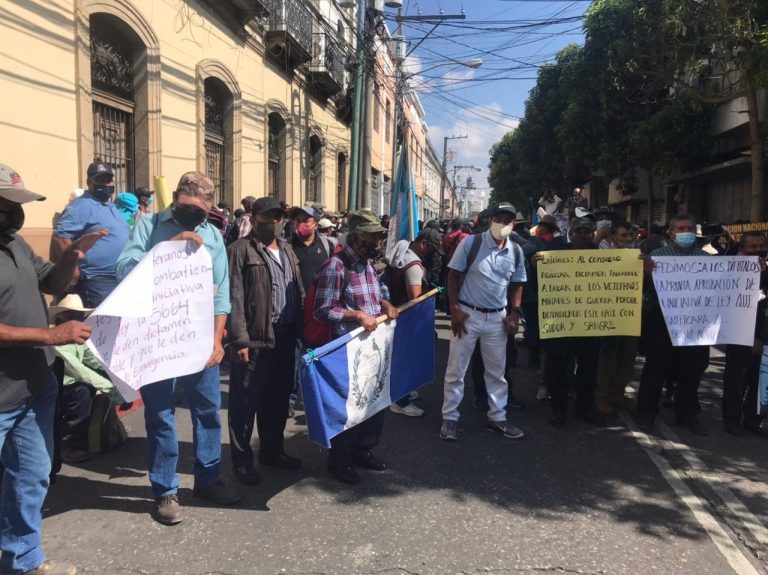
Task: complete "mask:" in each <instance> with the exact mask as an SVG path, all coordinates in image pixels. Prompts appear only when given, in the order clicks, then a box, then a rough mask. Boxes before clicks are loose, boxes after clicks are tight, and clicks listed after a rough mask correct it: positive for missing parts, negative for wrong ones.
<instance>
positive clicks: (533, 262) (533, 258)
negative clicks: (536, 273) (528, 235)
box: [531, 254, 544, 267]
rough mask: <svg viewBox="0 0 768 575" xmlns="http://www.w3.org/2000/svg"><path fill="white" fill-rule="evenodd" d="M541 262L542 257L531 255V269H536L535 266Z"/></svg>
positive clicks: (540, 255)
mask: <svg viewBox="0 0 768 575" xmlns="http://www.w3.org/2000/svg"><path fill="white" fill-rule="evenodd" d="M543 261H544V256H543V255H542V254H533V255H532V256H531V265H532V266H533V267H536V264H538V263H539V262H543Z"/></svg>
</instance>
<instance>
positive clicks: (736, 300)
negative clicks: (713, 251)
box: [653, 256, 760, 346]
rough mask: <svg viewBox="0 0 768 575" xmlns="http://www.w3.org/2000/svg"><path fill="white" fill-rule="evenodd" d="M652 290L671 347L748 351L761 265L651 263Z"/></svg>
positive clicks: (734, 260)
mask: <svg viewBox="0 0 768 575" xmlns="http://www.w3.org/2000/svg"><path fill="white" fill-rule="evenodd" d="M653 261H654V262H655V264H656V268H655V269H654V271H653V285H654V286H655V287H656V293H657V294H658V296H659V303H660V304H661V310H662V312H663V313H664V320H665V321H666V323H667V329H668V330H669V337H670V338H671V339H672V345H674V346H688V345H719V344H727V343H730V344H736V345H748V346H752V344H753V343H754V339H755V319H756V317H757V302H758V299H759V298H760V264H759V262H758V259H757V257H754V256H701V257H698V256H696V257H677V256H660V257H654V258H653Z"/></svg>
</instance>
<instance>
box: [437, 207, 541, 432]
mask: <svg viewBox="0 0 768 575" xmlns="http://www.w3.org/2000/svg"><path fill="white" fill-rule="evenodd" d="M515 214H516V210H515V208H514V206H512V204H508V203H506V202H504V203H501V204H499V205H498V206H496V207H495V208H494V210H493V212H492V213H491V224H490V229H489V230H488V231H485V232H483V233H481V234H476V235H474V236H470V237H468V238H466V239H464V240H463V241H462V242H461V244H459V247H458V248H457V249H456V253H454V255H453V258H452V259H451V262H450V264H448V267H449V270H450V271H449V273H448V302H449V305H450V309H451V330H452V332H453V337H452V338H451V345H450V351H449V354H448V368H447V370H446V373H445V383H444V393H443V422H442V426H441V429H440V438H441V439H445V440H447V441H455V440H456V439H458V435H457V431H456V428H457V424H458V420H459V405H460V404H461V401H462V399H463V398H464V376H465V374H466V372H467V367H469V363H470V360H471V358H472V353H473V351H474V349H475V345H476V344H477V342H478V341H479V342H480V349H481V352H482V357H483V364H484V367H485V387H486V390H487V394H488V405H489V409H488V425H487V428H488V430H489V431H492V432H494V433H497V434H499V435H502V436H503V437H507V438H510V439H519V438H522V437H523V436H524V435H525V434H524V433H523V432H522V431H521V430H520V429H518V428H516V427H515V426H513V425H511V424H509V423H508V422H507V417H506V411H505V410H506V407H507V399H508V394H509V391H508V387H507V380H506V379H505V376H504V373H505V370H506V361H507V357H506V355H507V353H506V350H507V337H508V335H514V334H515V333H517V330H518V328H519V323H520V312H521V308H520V304H521V299H522V291H523V283H525V280H526V273H525V264H524V261H523V259H524V256H523V250H522V248H521V247H520V246H518V245H516V244H515V243H514V242H512V241H511V240H510V239H509V236H510V234H511V233H512V229H513V227H514V220H515Z"/></svg>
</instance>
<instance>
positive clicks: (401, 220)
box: [386, 138, 419, 259]
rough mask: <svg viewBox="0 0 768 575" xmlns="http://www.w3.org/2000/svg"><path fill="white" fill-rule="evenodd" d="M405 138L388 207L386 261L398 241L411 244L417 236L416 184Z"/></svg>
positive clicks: (417, 207) (417, 206)
mask: <svg viewBox="0 0 768 575" xmlns="http://www.w3.org/2000/svg"><path fill="white" fill-rule="evenodd" d="M406 142H407V138H406V139H404V142H403V146H402V148H401V149H400V157H399V159H398V161H397V172H396V174H395V181H394V186H393V188H392V199H391V200H390V206H389V216H390V219H389V234H388V235H387V253H386V256H387V259H389V258H391V256H392V250H394V246H395V244H396V243H397V242H399V241H400V240H408V241H409V242H412V241H413V240H415V239H416V236H418V235H419V205H418V200H417V197H416V184H415V182H414V180H413V173H412V172H411V166H410V162H409V161H408V145H407V143H406Z"/></svg>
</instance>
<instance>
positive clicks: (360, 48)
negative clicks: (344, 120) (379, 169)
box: [347, 0, 368, 211]
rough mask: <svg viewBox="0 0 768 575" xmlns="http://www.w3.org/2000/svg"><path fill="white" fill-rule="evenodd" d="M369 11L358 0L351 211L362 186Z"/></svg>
mask: <svg viewBox="0 0 768 575" xmlns="http://www.w3.org/2000/svg"><path fill="white" fill-rule="evenodd" d="M367 12H368V1H367V0H357V52H356V56H355V58H356V60H357V67H356V68H355V87H354V94H353V97H354V100H353V105H352V130H351V131H352V152H351V154H350V167H349V196H348V198H349V199H348V201H347V208H348V209H349V211H354V210H356V209H357V192H358V189H359V186H360V160H361V158H360V156H361V155H362V154H361V153H360V152H361V148H362V145H361V144H362V142H361V139H362V137H363V129H362V126H363V117H362V112H363V97H364V94H363V85H364V77H363V76H364V73H365V61H366V58H365V54H366V42H367V39H368V34H367V33H366V32H367V30H366V24H367V22H368V19H367V18H366V15H367Z"/></svg>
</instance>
